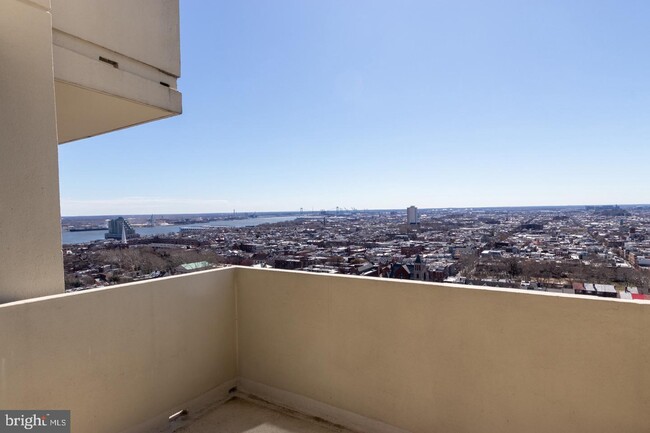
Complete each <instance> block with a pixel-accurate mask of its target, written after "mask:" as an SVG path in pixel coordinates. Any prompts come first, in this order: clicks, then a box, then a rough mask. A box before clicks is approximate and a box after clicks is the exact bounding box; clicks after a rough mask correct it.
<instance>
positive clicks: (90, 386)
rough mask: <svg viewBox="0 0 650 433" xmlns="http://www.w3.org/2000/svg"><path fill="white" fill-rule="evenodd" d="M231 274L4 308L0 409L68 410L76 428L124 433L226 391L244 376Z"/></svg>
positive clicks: (86, 432) (77, 431) (79, 432)
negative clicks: (238, 362) (238, 361)
mask: <svg viewBox="0 0 650 433" xmlns="http://www.w3.org/2000/svg"><path fill="white" fill-rule="evenodd" d="M234 272H235V269H233V268H230V269H221V270H217V271H209V272H200V273H195V274H191V275H186V276H183V277H171V278H164V279H157V280H152V281H149V282H146V283H134V284H128V285H123V286H117V287H113V288H110V289H99V290H91V291H87V292H78V293H76V294H69V295H57V296H52V297H47V298H40V299H34V300H28V301H21V302H16V303H10V304H5V305H2V306H0V330H1V332H0V408H2V409H4V410H9V409H70V410H71V411H72V412H71V414H72V431H73V432H74V433H118V432H122V431H126V430H129V429H132V428H134V427H136V426H138V425H140V424H141V423H143V422H147V421H150V420H152V419H153V420H159V421H163V423H164V422H165V421H166V420H167V417H168V416H169V415H171V414H172V413H174V412H176V411H178V410H180V409H184V408H187V405H186V403H187V402H188V401H191V400H193V399H195V398H196V397H199V396H201V395H203V394H205V393H209V392H211V391H214V390H215V389H217V390H219V388H220V386H221V388H223V389H221V390H220V391H219V392H217V393H216V394H215V393H214V392H213V393H212V398H216V399H218V398H219V397H224V396H225V395H226V394H227V390H228V388H229V387H230V386H232V385H234V379H235V378H236V375H237V370H236V368H237V366H236V341H235V338H236V337H235V336H236V329H235V291H234V284H233V277H234ZM229 383H232V385H228V384H229ZM145 430H146V429H145ZM150 431H151V430H150ZM156 431H158V430H156Z"/></svg>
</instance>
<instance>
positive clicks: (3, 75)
mask: <svg viewBox="0 0 650 433" xmlns="http://www.w3.org/2000/svg"><path fill="white" fill-rule="evenodd" d="M48 10H49V1H34V2H30V1H19V0H3V1H1V2H0V101H1V102H0V197H1V199H0V257H1V258H2V259H1V260H0V303H2V302H7V301H11V300H15V299H23V298H28V297H36V296H43V295H47V294H52V293H62V292H63V261H62V256H61V225H60V220H59V177H58V170H59V167H58V152H57V129H56V110H55V103H54V75H53V70H52V21H51V15H50V13H49V11H48Z"/></svg>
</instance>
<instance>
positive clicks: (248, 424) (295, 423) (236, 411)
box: [176, 397, 353, 433]
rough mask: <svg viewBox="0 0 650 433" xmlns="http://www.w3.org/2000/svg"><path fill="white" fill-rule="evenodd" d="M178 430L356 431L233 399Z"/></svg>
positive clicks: (236, 432)
mask: <svg viewBox="0 0 650 433" xmlns="http://www.w3.org/2000/svg"><path fill="white" fill-rule="evenodd" d="M176 432H177V433H217V432H218V433H244V432H246V433H303V432H306V433H332V432H338V433H353V432H352V431H351V430H348V429H345V428H343V427H340V426H337V425H335V424H330V423H327V422H325V421H321V420H316V419H313V418H310V417H308V416H306V415H303V414H300V413H298V412H293V411H290V410H286V409H283V408H281V407H278V406H273V405H270V404H267V403H264V402H256V401H251V400H248V399H242V398H238V397H236V398H233V399H231V400H228V401H227V402H226V403H224V404H222V405H220V406H217V407H216V408H214V409H213V410H211V411H210V412H208V413H206V414H205V415H203V416H202V417H201V418H199V419H197V420H196V421H194V422H192V423H191V424H190V425H187V426H185V427H183V428H181V429H179V430H176Z"/></svg>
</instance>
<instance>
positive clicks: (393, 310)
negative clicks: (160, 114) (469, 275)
mask: <svg viewBox="0 0 650 433" xmlns="http://www.w3.org/2000/svg"><path fill="white" fill-rule="evenodd" d="M236 282H237V289H238V292H237V293H238V318H239V320H238V323H239V328H238V329H239V332H238V335H239V337H238V338H239V344H238V346H239V370H240V371H239V374H240V376H241V378H242V379H241V380H242V382H243V383H242V385H241V386H240V388H245V387H246V384H247V383H250V385H249V386H250V387H251V388H252V389H254V390H255V391H256V392H258V393H260V392H262V393H264V391H265V389H267V387H271V388H272V391H271V392H269V394H268V395H263V396H265V397H270V398H273V397H276V398H277V397H278V396H279V398H280V399H283V398H284V399H285V400H287V401H290V400H292V398H291V397H290V396H291V395H293V396H303V397H307V398H309V399H312V400H314V401H316V402H320V403H325V404H327V405H330V406H334V407H336V408H340V409H343V410H345V411H349V412H352V413H356V414H359V415H362V416H365V417H369V418H371V419H376V420H379V421H383V422H385V423H387V424H390V425H393V426H397V427H399V428H401V429H404V430H407V431H412V432H422V433H425V432H472V433H480V432H486V433H487V432H500V433H507V432H512V433H519V432H540V433H542V432H544V433H547V432H563V431H571V432H585V433H587V432H588V433H594V432H603V433H610V432H614V431H620V432H627V433H632V432H639V433H641V432H647V431H648V426H649V425H650V411H649V409H650V373H649V372H648V369H647V368H646V365H645V364H646V362H647V360H648V359H650V344H648V342H647V341H646V338H645V336H644V332H645V330H646V329H647V328H648V326H649V325H650V304H648V303H634V302H625V301H617V300H603V299H597V298H587V297H569V296H563V295H551V294H540V293H529V292H522V291H510V290H499V289H483V288H472V287H467V286H455V287H454V286H448V285H446V286H443V285H432V284H424V283H415V282H401V281H395V280H385V279H371V278H360V277H340V276H323V275H315V274H307V273H300V272H281V271H265V270H255V269H249V268H241V269H238V272H237V278H236ZM273 390H280V391H281V392H279V393H278V392H275V391H273ZM283 393H284V394H283ZM283 395H284V397H283ZM287 396H289V397H287ZM299 400H300V399H293V401H299Z"/></svg>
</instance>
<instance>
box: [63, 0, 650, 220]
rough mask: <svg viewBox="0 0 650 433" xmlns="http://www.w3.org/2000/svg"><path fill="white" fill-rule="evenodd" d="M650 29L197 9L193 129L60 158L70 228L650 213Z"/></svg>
mask: <svg viewBox="0 0 650 433" xmlns="http://www.w3.org/2000/svg"><path fill="white" fill-rule="evenodd" d="M371 6H372V7H371ZM648 18H650V6H648V5H645V4H643V3H630V4H627V5H626V7H625V8H623V7H621V6H620V4H617V3H615V2H604V1H603V2H596V3H589V4H577V3H576V4H565V3H563V2H546V3H545V4H543V5H542V4H526V5H521V4H517V3H516V2H512V1H507V2H503V3H502V4H501V5H500V6H499V7H496V8H495V7H492V6H490V5H485V4H481V3H480V2H460V3H454V4H453V5H440V4H438V5H433V4H429V3H428V2H408V3H406V4H404V5H400V7H399V8H397V7H394V4H393V3H389V2H372V3H369V2H358V3H354V4H349V3H346V2H329V3H321V4H304V3H299V2H276V3H274V4H273V5H270V4H267V3H264V2H249V3H245V4H240V3H235V4H229V3H226V2H217V3H215V5H214V10H213V11H212V13H210V14H205V13H204V11H203V10H202V9H201V8H200V7H199V5H197V4H192V3H182V4H181V44H182V52H183V58H182V78H181V79H180V81H179V88H180V90H181V91H182V92H183V97H184V103H183V105H184V114H183V116H179V117H176V118H172V119H168V120H165V121H163V122H156V123H154V124H149V125H143V126H141V127H139V128H130V129H127V130H123V131H118V132H115V133H113V134H109V135H104V136H98V137H94V138H91V139H87V140H81V141H78V142H74V143H69V144H65V145H62V146H60V147H59V153H60V177H61V211H62V214H63V215H105V214H108V215H118V214H151V213H155V214H159V213H167V214H169V213H210V212H215V213H222V212H231V211H232V210H233V209H237V210H241V211H243V212H262V211H297V210H299V209H300V208H304V209H305V210H311V209H314V210H320V209H334V208H336V207H337V206H339V207H341V208H344V207H345V208H357V209H402V208H406V207H407V206H409V205H411V204H415V205H416V206H418V208H449V207H458V208H468V207H500V206H563V205H581V204H589V205H605V204H616V203H618V204H635V203H649V202H650V192H648V190H647V189H645V190H644V189H642V185H643V184H644V182H645V178H644V173H643V171H642V170H638V169H634V162H635V161H643V160H648V158H649V157H650V146H647V144H646V143H647V141H648V138H650V126H649V125H648V124H647V122H646V119H647V117H648V115H650V104H649V102H650V85H649V82H648V80H647V74H646V73H645V71H647V70H648V68H649V67H650V60H648V59H646V58H644V57H643V56H639V55H638V53H639V52H643V50H644V47H645V46H647V44H648V42H650V35H648V32H647V31H646V30H645V23H646V22H647V19H648ZM215 20H216V22H215ZM107 149H111V150H110V155H111V158H108V157H107V154H108V152H107ZM115 155H123V156H124V158H123V159H119V158H117V159H116V158H114V156H115ZM235 162H236V163H235Z"/></svg>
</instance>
